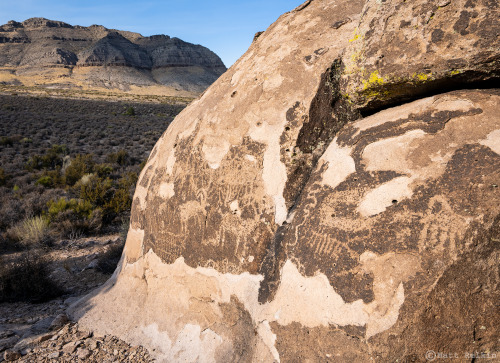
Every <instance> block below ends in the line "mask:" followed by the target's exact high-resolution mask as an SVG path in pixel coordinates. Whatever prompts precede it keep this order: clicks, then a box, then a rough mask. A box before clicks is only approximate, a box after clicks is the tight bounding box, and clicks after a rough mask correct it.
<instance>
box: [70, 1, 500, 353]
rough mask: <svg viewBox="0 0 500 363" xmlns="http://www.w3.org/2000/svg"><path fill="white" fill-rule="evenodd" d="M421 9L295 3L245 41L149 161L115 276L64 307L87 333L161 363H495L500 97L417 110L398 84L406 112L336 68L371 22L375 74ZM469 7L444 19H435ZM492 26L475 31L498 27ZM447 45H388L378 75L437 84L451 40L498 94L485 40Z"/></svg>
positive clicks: (367, 41) (447, 99)
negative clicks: (457, 362)
mask: <svg viewBox="0 0 500 363" xmlns="http://www.w3.org/2000/svg"><path fill="white" fill-rule="evenodd" d="M424 4H425V3H424V2H423V1H414V2H407V3H405V5H402V6H403V8H404V10H405V11H401V12H395V13H394V14H396V15H393V16H386V15H385V14H388V12H390V11H392V10H391V9H393V7H394V6H395V5H394V4H393V3H392V2H387V3H386V2H376V1H367V2H365V1H347V0H344V1H342V0H337V1H329V0H313V1H307V2H306V3H304V4H303V5H302V6H301V7H299V8H297V9H296V10H294V11H293V12H290V13H287V14H285V15H283V16H282V17H280V19H278V21H277V22H276V23H274V24H273V25H272V26H271V27H270V28H269V29H268V30H267V31H266V32H264V33H263V34H261V35H260V36H259V37H257V38H256V40H255V41H254V43H253V44H252V46H251V47H250V49H249V50H248V52H247V53H246V54H245V55H244V56H243V57H242V58H241V59H240V60H239V61H238V62H237V63H236V64H235V65H234V66H233V67H232V68H231V69H230V70H228V72H226V73H225V74H224V75H223V76H222V77H221V78H220V79H219V80H218V81H217V82H216V83H215V84H214V85H213V86H212V87H210V88H209V89H208V90H207V91H206V92H205V94H204V95H202V96H201V97H200V99H198V100H196V101H195V102H193V103H192V104H191V105H190V106H189V107H188V108H186V109H185V110H184V111H183V112H182V113H181V114H180V115H179V116H178V117H177V118H176V119H175V121H174V122H173V123H172V125H171V126H170V127H169V128H168V130H167V131H166V132H165V134H164V135H163V136H162V137H161V139H160V140H159V141H158V143H157V145H156V146H155V148H154V149H153V151H152V153H151V155H150V158H149V160H148V162H147V164H146V166H145V168H144V170H143V173H142V175H141V177H140V179H139V182H138V185H137V189H136V193H135V196H134V203H133V207H132V218H131V227H130V231H129V234H128V238H127V243H126V247H125V251H124V256H123V259H122V262H121V265H120V268H119V269H118V270H117V271H116V273H115V275H114V277H113V278H112V279H111V280H110V281H109V282H108V283H107V284H106V285H104V286H103V287H102V288H101V289H100V290H98V291H96V292H95V293H94V294H92V295H91V296H89V297H87V298H85V299H83V300H82V301H80V302H78V303H77V304H76V305H74V306H73V307H72V315H73V317H74V318H78V319H79V323H80V325H81V326H83V327H86V328H88V329H92V330H94V331H96V332H98V333H99V334H114V335H117V336H118V337H120V338H121V339H123V340H125V341H127V342H130V343H132V344H140V345H144V346H146V347H148V348H149V349H150V350H154V353H155V354H156V356H157V358H159V359H160V360H162V361H167V362H176V361H179V362H181V361H182V362H186V361H188V362H195V361H203V362H229V361H255V362H257V361H259V362H260V361H265V362H272V361H282V362H289V361H318V362H320V361H341V362H358V361H359V362H363V361H369V360H378V361H381V362H385V361H396V360H399V361H425V356H424V355H425V353H426V351H427V350H434V351H435V352H440V351H441V350H442V351H448V350H450V349H451V350H450V351H453V349H454V351H456V352H457V354H461V355H462V356H463V355H464V354H465V353H468V352H474V351H476V350H478V351H479V350H480V351H484V352H490V353H494V352H496V351H498V348H499V347H498V331H497V330H496V329H495V322H496V321H498V317H499V316H498V315H499V314H498V310H497V309H495V306H496V301H498V297H499V296H498V280H499V278H498V272H499V271H498V257H499V256H498V255H499V253H498V240H499V230H500V226H499V222H500V217H499V215H500V194H499V189H498V184H499V181H500V180H499V179H500V119H499V118H498V113H499V111H500V109H499V104H500V102H499V101H500V92H499V91H498V90H495V89H491V88H490V86H491V84H490V83H475V85H476V86H479V87H480V86H484V88H485V89H482V90H481V89H477V90H472V89H470V90H462V91H459V90H457V91H451V92H447V89H446V90H443V91H442V92H434V93H436V94H435V95H433V96H430V97H423V98H421V97H420V96H419V95H420V94H421V90H416V89H415V88H412V87H413V86H412V85H411V84H409V85H407V86H408V90H407V91H405V92H406V93H405V94H404V97H402V96H401V95H402V94H401V93H395V94H393V93H390V92H389V91H390V90H391V89H392V88H391V87H392V86H391V85H388V86H384V84H383V83H380V84H379V85H378V86H377V87H379V88H377V92H379V94H383V95H384V96H383V97H382V96H380V95H377V94H375V93H373V94H369V97H368V98H366V95H367V94H366V92H365V93H363V92H358V91H356V90H359V84H363V82H362V77H361V78H360V77H357V76H356V77H357V78H356V77H355V76H353V74H354V73H353V72H352V69H351V68H349V67H351V66H352V64H351V63H348V62H346V59H351V60H352V58H349V57H351V56H350V55H349V54H350V52H352V51H353V49H354V48H355V46H354V45H353V44H352V43H354V41H350V40H352V34H357V32H360V29H361V31H363V32H365V31H366V29H365V28H366V22H367V21H368V20H370V19H376V21H372V20H370V21H369V24H370V27H371V29H372V30H373V34H374V35H373V38H370V37H369V36H368V35H366V33H364V38H362V40H363V44H364V45H363V47H364V49H365V50H364V52H365V53H364V54H365V61H364V62H366V69H367V70H368V71H370V70H371V68H370V67H371V66H372V63H371V61H370V59H371V58H370V57H369V56H368V55H369V54H370V52H369V51H368V50H369V49H371V48H370V47H376V46H377V45H376V44H379V45H380V44H385V43H383V42H382V40H384V39H385V38H384V34H385V33H387V34H390V33H389V31H387V32H386V31H385V30H384V29H386V28H387V27H389V26H393V24H396V23H398V24H400V25H401V27H402V28H405V26H403V25H404V24H403V23H401V22H400V21H403V20H404V19H406V17H408V16H410V15H409V14H411V15H412V16H415V14H423V13H425V14H427V6H425V5H424ZM468 4H469V3H462V2H460V1H457V2H453V4H447V5H446V6H445V7H444V8H443V9H444V10H443V9H440V10H443V14H448V15H439V17H438V16H437V15H436V22H437V21H438V20H439V22H440V23H439V24H444V23H445V22H446V19H448V21H451V20H450V19H454V17H455V14H456V13H457V12H459V13H460V11H461V10H460V9H462V8H463V9H466V8H467V9H468V6H469V5H470V4H469V5H468ZM489 4H490V5H491V2H484V3H483V2H481V3H480V5H478V6H480V7H487V6H490V5H489ZM363 6H364V8H363ZM474 6H476V5H474ZM448 7H449V8H448ZM491 7H492V9H493V10H495V9H496V8H495V6H494V4H493V5H491ZM410 8H411V9H412V11H413V12H411V11H409V10H408V9H410ZM431 8H433V7H431ZM447 8H448V9H454V10H453V11H451V10H450V11H451V13H449V11H448V10H446V9H447ZM445 11H446V12H445ZM463 11H468V10H463ZM489 14H492V15H488V14H487V13H480V15H479V14H478V15H477V17H476V18H478V19H482V21H487V20H488V21H491V22H492V23H495V22H497V21H498V18H497V17H495V12H494V11H492V12H490V13H489ZM441 17H443V18H441ZM418 19H420V18H418ZM474 19H475V18H474ZM419 21H420V20H419ZM418 24H420V23H418ZM428 24H431V22H430V20H429V21H428V22H427V23H425V25H421V26H422V27H423V28H424V29H423V30H422V32H419V33H415V34H414V35H415V39H416V41H417V43H418V42H420V41H421V38H422V37H425V36H427V35H426V34H432V33H433V30H432V29H431V28H427V25H428ZM432 24H433V23H432ZM443 29H444V28H443ZM402 32H403V34H407V33H406V32H407V30H404V29H403V30H402ZM411 34H413V32H411ZM422 34H423V35H422ZM446 34H447V35H446V36H443V39H445V40H446V41H449V42H450V44H452V46H451V48H450V49H449V52H450V53H451V55H447V54H446V53H445V52H431V50H432V49H431V48H426V47H420V48H419V52H417V55H415V56H413V57H411V59H410V60H409V62H406V63H405V62H403V61H401V60H399V59H398V58H397V54H398V52H399V54H402V55H405V56H407V57H409V55H406V53H405V52H406V50H405V49H399V50H398V48H397V46H398V45H397V44H398V43H391V44H392V45H393V46H394V49H393V50H391V52H394V54H393V53H390V54H391V56H390V57H389V56H388V59H389V60H390V63H388V65H387V67H389V68H390V67H393V66H394V68H391V69H394V72H400V74H406V73H408V72H417V70H418V69H420V68H419V67H420V63H419V62H420V61H419V59H420V58H422V59H423V57H425V56H426V55H427V56H428V57H434V58H432V59H433V61H432V62H431V63H430V67H431V70H433V69H435V73H433V74H435V77H436V79H441V80H445V79H447V77H448V76H449V75H448V73H447V71H446V70H445V68H446V67H445V66H442V65H443V64H444V63H440V62H441V60H443V62H445V60H448V59H452V58H453V56H456V57H458V56H459V55H458V52H459V50H458V48H457V49H455V48H453V47H455V46H456V47H459V46H458V45H457V44H458V43H460V44H464V47H466V51H464V52H463V57H464V59H466V63H467V67H469V68H467V69H468V70H473V72H472V71H471V72H472V73H468V72H469V71H467V72H465V71H464V72H463V74H464V77H465V75H473V76H471V77H472V78H473V81H474V82H478V81H481V82H482V81H484V82H488V80H491V79H496V78H495V77H498V74H497V73H496V72H498V64H497V63H495V62H496V61H492V62H486V61H484V59H485V58H484V57H483V55H484V54H483V53H484V49H483V48H481V47H479V46H476V45H474V44H475V43H473V40H471V39H472V38H471V39H469V35H470V34H472V35H470V37H476V38H474V39H476V40H477V37H478V35H477V34H475V33H474V32H472V30H471V32H470V33H467V34H462V33H461V32H455V33H450V34H448V33H446ZM377 37H379V38H380V39H382V40H380V39H379V38H377ZM419 37H420V38H419ZM449 37H451V38H450V39H448V38H449ZM453 37H455V38H456V39H455V38H453ZM360 39H361V38H359V37H358V38H356V39H355V41H358V40H360ZM373 39H375V40H373ZM377 39H378V40H377ZM419 39H420V40H419ZM360 41H361V40H360ZM384 41H385V40H384ZM377 42H378V43H377ZM401 42H402V40H401ZM457 42H458V43H457ZM401 44H402V43H401ZM418 44H420V43H418ZM387 49H389V48H387ZM391 49H392V48H391ZM447 49H448V48H447ZM488 49H489V51H490V53H488V54H489V56H488V57H490V58H491V57H493V58H494V57H498V53H499V50H498V48H497V49H496V53H495V52H494V51H493V50H491V49H490V48H488ZM492 49H493V48H492ZM437 53H439V54H437ZM346 57H347V58H346ZM391 57H393V58H391ZM419 57H420V58H419ZM429 59H430V58H429ZM495 59H496V58H495ZM388 62H389V61H388ZM398 62H399V63H398ZM354 63H355V64H358V63H359V62H358V59H355V62H354ZM354 63H353V64H354ZM403 63H404V64H403ZM358 65H359V64H358ZM434 66H435V68H432V67H434ZM377 67H379V65H377ZM384 67H386V66H385V65H384ZM384 67H382V66H380V67H379V68H377V69H379V73H380V72H382V71H381V70H382V69H384V70H385V69H389V68H384ZM443 67H444V68H443ZM384 72H385V71H384ZM387 72H389V71H387ZM405 72H406V73H405ZM363 74H364V73H363ZM384 74H385V73H384ZM476 75H480V76H479V77H476ZM474 77H476V78H474ZM472 78H471V79H472ZM471 79H469V78H464V79H462V80H461V79H458V80H457V83H456V85H457V88H463V86H464V85H466V83H467V82H468V81H469V80H471ZM346 82H347V83H346ZM460 82H462V83H460ZM471 82H472V81H471ZM436 84H439V83H436ZM346 87H347V88H346ZM349 87H351V88H349ZM405 87H406V86H405ZM467 87H469V86H467ZM347 89H352V90H354V91H353V92H354V93H352V92H351V91H349V92H347V91H346V90H347ZM405 89H406V88H405ZM386 90H387V92H389V93H387V94H386V93H384V92H385V91H386ZM412 90H413V91H412ZM433 90H434V91H436V90H435V89H434V88H433ZM346 92H347V95H346ZM356 92H358V93H356ZM353 95H354V96H353ZM412 95H413V96H412ZM405 98H412V99H414V101H412V102H408V103H406V104H402V105H399V106H397V107H392V108H386V109H384V110H377V111H378V112H376V113H373V111H374V108H373V107H381V106H383V105H386V104H391V103H396V102H400V101H401V100H402V99H405ZM417 98H418V99H417ZM368 113H373V114H372V115H369V116H368V115H367V114H368ZM362 116H365V117H362ZM445 291H446V293H445ZM476 297H477V298H476ZM483 328H484V329H483ZM479 336H481V339H476V338H474V337H479ZM471 337H473V338H472V339H471ZM495 349H496V350H495Z"/></svg>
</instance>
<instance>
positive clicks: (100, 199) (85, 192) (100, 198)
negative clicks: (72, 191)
mask: <svg viewBox="0 0 500 363" xmlns="http://www.w3.org/2000/svg"><path fill="white" fill-rule="evenodd" d="M112 185H113V182H112V180H111V179H110V178H105V179H104V178H99V177H98V176H96V175H93V176H92V177H91V178H90V180H89V181H88V183H86V184H83V185H82V186H81V188H80V198H81V199H82V200H84V201H86V202H89V203H91V204H92V206H94V207H103V206H104V205H105V204H106V203H107V202H108V201H109V200H110V199H111V196H112V194H113V190H112Z"/></svg>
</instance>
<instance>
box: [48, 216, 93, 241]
mask: <svg viewBox="0 0 500 363" xmlns="http://www.w3.org/2000/svg"><path fill="white" fill-rule="evenodd" d="M102 221H103V214H102V211H101V210H100V209H94V210H93V211H92V212H91V213H90V216H88V217H84V216H82V215H81V214H79V213H78V212H75V211H74V210H72V209H68V210H66V211H64V212H61V213H59V214H57V215H56V216H54V218H53V219H52V220H51V222H50V228H51V230H52V231H53V232H54V233H57V234H58V235H59V236H60V237H63V238H69V237H71V236H74V235H82V236H83V235H87V234H93V233H98V232H99V231H100V230H101V228H102Z"/></svg>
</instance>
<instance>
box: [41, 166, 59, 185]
mask: <svg viewBox="0 0 500 363" xmlns="http://www.w3.org/2000/svg"><path fill="white" fill-rule="evenodd" d="M62 184H63V177H62V176H61V167H60V166H57V167H56V169H55V170H45V171H44V172H43V173H42V176H41V177H40V178H38V180H37V181H36V182H35V185H41V186H43V187H45V188H54V187H55V186H57V185H62Z"/></svg>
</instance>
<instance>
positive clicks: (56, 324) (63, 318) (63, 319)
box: [50, 314, 69, 330]
mask: <svg viewBox="0 0 500 363" xmlns="http://www.w3.org/2000/svg"><path fill="white" fill-rule="evenodd" d="M68 321H69V319H68V316H67V315H66V314H59V315H57V316H56V317H55V319H54V320H53V321H52V323H51V324H50V330H55V329H59V328H61V327H62V326H64V325H65V324H66V323H67V322H68Z"/></svg>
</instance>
